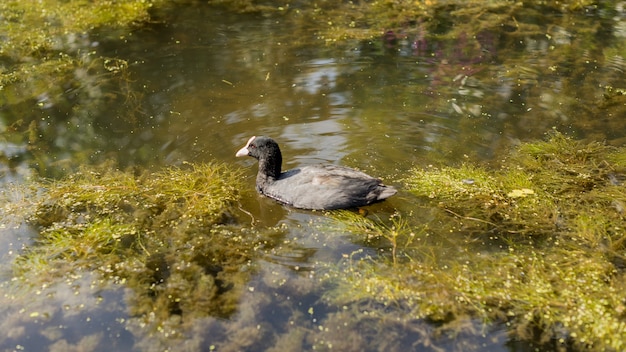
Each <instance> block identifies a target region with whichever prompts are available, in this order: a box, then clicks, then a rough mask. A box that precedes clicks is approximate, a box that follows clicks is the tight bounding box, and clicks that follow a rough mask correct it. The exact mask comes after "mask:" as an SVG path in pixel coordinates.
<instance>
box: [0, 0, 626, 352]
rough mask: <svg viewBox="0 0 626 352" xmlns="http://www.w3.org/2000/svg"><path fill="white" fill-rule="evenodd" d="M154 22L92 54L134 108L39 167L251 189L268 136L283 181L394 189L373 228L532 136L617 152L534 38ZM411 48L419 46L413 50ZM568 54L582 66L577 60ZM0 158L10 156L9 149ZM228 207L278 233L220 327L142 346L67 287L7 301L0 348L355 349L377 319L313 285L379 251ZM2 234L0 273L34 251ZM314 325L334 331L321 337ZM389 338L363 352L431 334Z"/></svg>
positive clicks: (314, 227) (109, 297)
mask: <svg viewBox="0 0 626 352" xmlns="http://www.w3.org/2000/svg"><path fill="white" fill-rule="evenodd" d="M167 16H168V17H167V21H166V22H165V23H163V24H155V25H153V26H150V27H149V28H148V29H143V30H139V31H136V32H133V33H129V34H128V35H126V36H125V39H124V40H123V41H121V42H120V41H106V40H104V41H102V42H101V43H99V46H98V50H99V51H100V52H102V53H103V54H104V55H108V56H117V57H120V58H123V59H124V60H126V61H127V62H128V63H129V65H130V72H131V74H130V77H129V83H128V84H129V85H130V87H131V91H133V92H135V93H134V94H133V95H132V96H130V95H129V96H124V94H123V93H119V92H114V93H111V94H118V95H117V97H116V98H115V99H113V100H112V102H113V104H110V106H108V108H107V109H106V110H105V111H104V112H102V113H100V112H98V111H94V113H93V116H92V117H90V119H89V120H87V122H85V120H80V119H78V120H76V119H72V118H69V119H67V120H66V123H67V130H68V131H69V132H64V133H60V132H59V135H63V136H70V135H71V137H68V138H67V139H66V140H63V139H62V138H58V139H57V140H56V141H55V142H52V143H51V144H55V143H56V145H57V146H58V148H56V149H55V148H54V147H51V150H52V153H56V154H53V155H54V157H53V159H55V160H56V162H57V163H58V164H55V165H52V166H50V167H51V168H54V167H59V166H58V165H59V164H60V165H61V166H60V167H61V168H63V163H62V162H61V161H63V160H64V159H70V160H72V159H73V158H76V159H80V160H85V161H86V162H93V163H97V162H99V161H102V160H105V159H110V158H112V159H114V160H116V162H117V163H119V164H120V165H122V166H128V165H141V166H143V167H147V168H150V169H155V170H158V169H160V168H162V167H164V166H168V165H181V164H182V163H183V162H205V161H212V160H217V161H221V162H226V163H230V164H234V165H237V166H239V167H241V168H244V169H245V172H244V175H245V177H246V186H247V187H248V188H249V189H250V190H252V189H253V188H254V177H255V174H256V163H255V161H254V160H252V159H250V158H247V159H236V158H235V156H234V154H235V152H236V151H237V150H238V149H239V148H240V147H241V146H243V145H244V144H245V142H246V141H247V140H248V138H249V137H250V136H253V135H268V136H271V137H273V138H275V139H276V140H277V141H278V142H279V144H280V145H281V148H282V151H283V159H284V169H288V168H291V167H296V166H299V165H306V164H313V163H319V162H325V163H333V164H339V165H347V166H351V167H357V168H359V169H361V170H364V171H366V172H368V173H370V174H372V175H376V176H379V177H382V178H383V179H385V181H386V183H389V184H393V185H396V186H398V187H399V188H400V192H399V194H398V195H397V196H395V197H393V198H391V199H390V200H388V201H387V202H385V203H382V204H377V205H374V206H372V207H370V208H369V210H370V212H372V213H374V214H380V215H381V216H382V217H384V216H385V215H389V214H392V213H393V212H394V211H400V212H409V211H411V210H412V207H413V205H414V202H415V200H414V199H412V198H411V196H410V195H408V194H407V193H406V192H403V191H402V189H401V188H402V183H401V182H400V179H401V178H402V177H403V175H405V173H406V172H407V171H408V170H409V169H410V168H411V167H415V166H417V167H425V166H427V165H430V164H452V165H456V164H460V163H462V162H465V161H472V162H481V161H492V160H496V159H497V158H498V157H499V156H501V155H502V154H501V153H502V152H503V151H504V150H506V149H508V148H510V147H511V146H513V145H515V144H516V143H518V142H519V141H524V140H532V139H537V138H543V136H544V135H545V133H546V132H548V131H550V130H551V129H552V128H553V127H556V128H557V129H559V130H561V131H563V132H566V133H571V134H575V135H578V136H582V137H586V136H589V137H594V138H597V137H600V139H606V140H608V141H609V142H613V143H616V144H617V143H619V142H620V141H622V140H623V138H624V132H623V131H625V130H624V129H620V128H619V127H620V126H621V125H620V124H619V123H620V122H615V121H613V120H610V121H606V122H605V124H604V125H603V124H601V123H598V121H596V120H594V119H592V116H591V115H584V116H582V117H580V116H577V115H576V114H577V112H578V111H579V109H580V107H581V106H589V105H591V101H593V99H598V97H599V96H601V94H602V89H599V90H597V91H596V94H595V96H586V94H585V92H583V91H582V90H581V92H580V93H579V94H578V95H574V96H572V95H567V94H566V93H571V91H572V88H571V87H568V85H576V84H577V83H576V80H575V79H572V78H570V77H567V78H566V75H567V74H568V73H569V72H567V71H566V69H565V68H563V66H565V65H566V64H567V62H566V61H565V60H563V61H560V62H559V61H558V60H557V59H556V58H550V57H549V56H550V53H551V49H550V46H551V45H572V46H573V49H572V50H574V51H576V50H582V49H580V48H576V47H575V45H574V44H572V43H571V41H570V40H569V39H568V38H569V36H568V35H562V36H561V37H559V38H561V39H559V41H556V40H555V41H550V40H548V39H546V37H545V36H544V37H541V36H535V37H531V36H526V37H520V38H513V36H511V37H509V38H505V37H506V33H504V34H503V33H495V32H484V33H480V34H479V36H478V38H479V40H478V42H477V41H474V40H473V39H472V38H471V37H469V36H468V38H457V39H455V40H439V41H435V40H433V41H431V42H428V43H426V42H417V40H416V41H414V42H411V40H412V38H413V37H412V36H413V34H414V33H413V32H410V33H409V34H410V36H409V37H410V38H409V39H407V40H400V42H398V43H396V44H394V45H390V46H389V47H387V46H386V45H384V44H383V43H382V42H380V41H379V39H373V40H372V41H371V42H366V41H365V42H359V41H348V42H346V43H344V44H341V45H336V46H326V45H325V44H324V42H323V41H321V40H317V39H316V38H315V35H313V33H314V31H313V30H311V31H310V32H307V31H305V32H304V33H292V31H291V28H292V27H291V26H292V24H291V23H289V21H288V20H287V19H286V18H284V17H273V16H256V15H230V14H228V13H225V12H222V11H219V10H216V9H215V8H211V7H203V6H190V7H184V8H180V9H177V10H175V11H173V12H172V13H170V14H168V15H167ZM563 32H565V34H567V30H565V29H560V32H559V33H561V34H563ZM515 41H517V44H516V46H513V47H512V43H513V42H515ZM477 43H479V44H480V45H481V47H477V45H478V44H477ZM421 44H424V45H425V46H426V48H427V49H425V50H422V49H420V48H422V47H421V46H420V45H421ZM617 48H619V47H617ZM580 54H581V55H588V56H589V59H590V62H592V63H593V62H595V61H594V60H595V59H594V57H593V55H594V54H593V53H586V52H582V51H581V52H580ZM505 55H506V60H505V58H504V56H505ZM595 65H596V66H595V68H594V67H588V71H587V72H586V75H587V77H590V76H593V77H594V79H596V80H597V81H599V82H600V84H605V85H608V84H615V85H617V84H618V83H623V78H615V75H614V72H613V71H611V66H610V65H604V64H602V63H600V62H596V64H595ZM613 65H615V63H613ZM547 66H554V67H555V68H554V71H555V74H554V75H553V76H544V75H541V74H540V72H544V69H545V67H547ZM580 79H585V78H580ZM590 79H591V78H590ZM102 89H106V87H103V88H102ZM44 98H45V97H42V98H41V99H44ZM585 99H588V100H587V101H585ZM589 99H591V100H589ZM44 100H45V99H44ZM133 109H136V110H133ZM44 110H45V111H46V112H45V115H46V116H47V117H46V119H49V120H54V121H57V123H58V121H60V120H62V118H66V117H67V115H64V114H65V112H64V111H61V109H59V110H55V108H54V106H45V108H44ZM35 113H37V112H35ZM609 113H610V111H609ZM85 124H86V125H88V128H87V130H84V128H85V127H84V126H85ZM72 131H74V132H78V133H82V132H81V131H87V132H88V134H87V135H88V136H90V137H91V138H90V140H87V138H85V139H80V138H77V137H75V136H74V135H72V133H73V132H72ZM70 146H71V147H70ZM3 148H12V149H11V150H16V152H19V153H25V150H22V149H21V147H20V146H15V145H13V144H10V143H5V144H4V145H3ZM51 174H54V172H51ZM15 180H19V177H16V178H15ZM5 181H6V180H5ZM242 208H243V209H244V210H245V211H246V212H248V213H249V214H250V218H249V219H250V222H251V223H253V224H254V226H256V227H259V228H261V227H272V226H276V227H278V228H283V229H286V230H285V232H284V234H282V235H280V236H282V237H280V240H279V241H278V243H279V244H278V245H276V246H275V247H274V248H272V249H271V250H269V251H268V252H267V253H264V254H263V255H262V256H261V259H259V267H260V271H259V273H258V274H255V275H254V276H253V278H252V279H251V280H250V281H249V282H246V283H243V285H244V289H243V292H242V294H241V298H240V305H239V307H238V309H237V311H236V313H235V314H234V315H233V316H230V317H226V318H225V317H205V318H202V319H197V320H194V321H184V323H182V324H180V325H179V323H180V322H178V321H175V319H174V318H171V319H170V320H166V321H165V322H164V323H163V325H162V326H160V327H159V329H158V330H157V331H147V332H146V331H145V326H144V325H142V324H143V323H142V319H137V317H134V316H132V314H129V312H128V306H127V305H128V304H129V303H128V296H129V294H130V293H129V292H128V289H127V288H125V286H124V284H123V283H114V284H108V283H104V288H103V283H102V282H101V279H100V278H98V277H96V276H95V275H94V274H93V273H90V272H78V273H75V274H74V275H75V277H74V280H72V281H71V282H70V281H68V282H57V283H52V284H50V286H47V287H44V288H42V289H41V290H38V291H37V292H34V293H33V292H12V293H11V295H15V296H19V295H29V296H31V297H32V300H31V301H30V302H28V303H24V306H22V307H10V306H9V307H5V308H3V309H2V313H3V316H5V319H4V322H3V324H2V327H3V331H6V334H7V336H6V337H5V338H0V346H2V349H3V350H12V349H25V350H39V349H44V348H49V349H50V350H65V349H68V348H77V349H79V348H84V349H86V350H110V347H111V346H114V347H115V349H117V350H131V349H135V350H165V349H168V348H169V349H171V350H209V349H211V348H214V347H218V349H221V350H250V351H252V350H265V349H268V350H271V349H272V348H274V350H279V349H280V350H299V349H302V348H303V349H308V348H312V346H317V348H321V349H327V350H330V349H335V350H349V349H351V348H357V349H359V348H362V347H363V346H367V345H368V343H367V342H366V341H367V334H368V333H371V334H372V335H374V334H373V332H371V331H369V330H368V329H372V330H375V329H376V317H375V316H373V317H372V322H371V325H369V326H349V324H350V321H351V320H350V314H359V313H363V312H367V311H368V310H370V308H371V310H372V311H375V309H374V308H377V307H368V306H367V304H368V302H363V306H361V307H359V306H355V307H354V306H351V307H332V306H331V307H329V306H327V305H326V304H325V303H324V302H325V299H323V297H322V295H323V293H324V292H325V291H324V288H323V287H318V285H319V283H320V280H318V275H322V272H323V271H322V270H321V269H322V268H324V266H325V265H326V264H329V263H330V264H332V263H336V262H338V261H340V260H342V258H344V257H345V256H346V255H348V254H355V255H363V256H365V255H366V254H370V255H376V253H377V251H378V250H379V249H377V248H372V247H368V246H366V245H364V244H362V243H361V242H360V241H359V240H355V239H354V237H353V236H351V235H349V234H345V233H341V232H333V231H330V230H328V219H327V216H325V215H324V214H321V213H315V212H308V211H298V210H293V209H287V208H285V207H282V206H280V205H279V204H276V203H275V202H273V201H271V200H268V199H265V198H262V197H260V196H258V195H256V194H254V193H253V192H250V193H249V196H247V197H246V198H245V199H244V201H243V202H242ZM242 218H244V219H245V215H242ZM13 225H14V226H15V227H16V230H15V231H12V232H11V233H12V235H11V236H13V237H5V238H3V240H2V241H3V243H5V246H3V248H9V249H8V250H7V253H4V252H3V253H2V259H3V260H4V261H5V263H4V266H7V263H6V262H7V261H8V260H10V258H12V257H13V256H14V253H15V252H19V251H20V250H21V245H22V244H23V245H28V244H29V243H30V242H31V238H34V237H35V234H34V233H32V229H29V228H28V227H26V226H24V225H23V224H13ZM29 231H30V232H29ZM277 236H278V235H277ZM242 270H243V269H242ZM3 277H4V276H3ZM10 297H12V296H10V295H9V296H5V297H4V298H3V300H5V301H6V302H4V303H5V304H13V303H12V302H14V301H13V300H12V299H11V298H10ZM51 307H53V308H51ZM328 316H333V317H334V318H335V320H334V321H335V322H344V323H345V324H346V326H349V327H348V328H345V329H343V330H342V327H341V326H340V325H337V326H327V325H324V322H327V320H325V319H327V317H328ZM466 324H467V330H465V331H467V333H460V334H459V335H458V336H456V337H452V338H446V337H441V338H440V340H439V341H438V342H437V345H438V346H440V347H442V348H444V349H450V350H453V349H457V350H461V349H463V346H464V345H465V344H466V343H467V344H471V345H478V346H483V347H484V348H485V349H488V350H490V351H511V350H523V349H525V348H527V347H528V346H527V345H522V346H520V344H517V343H515V342H513V341H508V339H507V337H506V334H505V330H504V328H502V327H499V326H495V327H493V328H492V330H491V331H486V332H485V333H484V334H483V335H482V337H480V336H481V334H475V333H471V331H472V330H473V329H478V328H479V326H480V324H478V322H473V321H471V320H470V321H468V322H466ZM180 326H183V327H184V328H180ZM179 329H180V330H182V331H183V332H182V333H181V332H180V330H179ZM312 332H317V333H316V334H313V333H312ZM397 332H398V335H397V336H390V340H393V341H390V342H389V343H388V344H386V345H385V344H381V343H380V342H379V341H377V343H376V346H386V347H387V348H388V349H387V350H402V349H404V348H407V346H412V347H413V348H415V349H416V350H424V351H426V350H431V348H430V347H428V345H429V344H428V341H429V339H430V338H432V336H431V335H432V334H434V327H433V326H431V325H429V324H428V323H426V322H424V321H413V322H411V324H409V325H408V326H406V325H402V324H400V323H398V326H397ZM361 333H362V335H361ZM307 336H308V337H307ZM477 336H479V337H477ZM352 339H353V340H352ZM359 339H362V340H359ZM464 339H465V340H464ZM364 341H365V342H364Z"/></svg>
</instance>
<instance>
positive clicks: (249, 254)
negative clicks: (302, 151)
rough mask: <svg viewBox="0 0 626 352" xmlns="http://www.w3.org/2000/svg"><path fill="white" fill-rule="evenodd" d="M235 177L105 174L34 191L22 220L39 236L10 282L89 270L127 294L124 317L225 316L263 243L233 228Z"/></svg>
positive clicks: (214, 168) (85, 173)
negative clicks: (37, 194)
mask: <svg viewBox="0 0 626 352" xmlns="http://www.w3.org/2000/svg"><path fill="white" fill-rule="evenodd" d="M239 175H240V174H239V172H237V171H234V170H232V169H230V168H228V167H226V166H225V165H221V164H203V165H195V166H188V167H185V168H183V169H180V168H171V169H168V170H166V171H162V172H159V173H155V174H145V175H140V176H136V175H133V174H132V173H129V172H122V171H119V170H116V169H113V168H110V167H109V166H105V167H103V168H101V169H93V168H84V169H83V170H81V171H80V172H78V173H76V174H73V175H70V176H68V177H66V178H64V179H61V180H59V181H53V182H50V183H47V184H42V185H41V187H42V190H41V191H40V193H41V194H42V195H43V196H42V197H40V198H39V199H38V200H37V201H35V202H34V203H33V204H32V205H31V207H32V209H33V210H32V211H31V213H32V215H31V218H30V222H31V223H32V225H33V226H36V227H38V228H39V231H40V234H39V236H38V237H37V238H36V240H35V243H33V244H32V245H30V246H29V247H28V248H27V249H26V250H25V251H24V252H23V254H21V255H20V256H18V257H17V259H16V261H15V264H14V269H13V272H14V275H15V277H16V279H17V280H18V282H21V283H26V284H29V285H32V286H34V287H50V286H53V285H54V284H55V283H57V282H60V281H63V280H69V281H71V280H72V277H73V276H74V275H76V274H77V273H80V272H85V271H89V272H95V273H97V274H98V275H99V276H100V277H102V278H103V280H104V281H103V284H117V285H124V286H126V287H128V288H130V289H131V290H132V291H133V295H132V296H131V297H130V299H129V302H128V305H129V310H130V313H131V316H134V317H137V318H140V319H143V320H145V322H144V324H148V326H153V327H159V326H161V324H163V323H164V322H165V321H167V320H169V319H171V317H172V316H181V317H182V316H184V317H185V318H187V321H189V322H191V321H193V319H192V318H195V317H203V316H228V315H229V314H231V313H232V312H233V311H234V310H235V307H236V304H237V301H238V299H239V295H240V292H241V289H242V284H243V283H244V282H245V281H246V280H247V279H248V276H249V275H250V273H251V272H253V271H252V270H248V269H243V268H248V267H250V266H251V259H252V258H253V257H254V256H255V254H254V253H255V249H256V248H258V247H259V246H262V245H264V243H265V242H264V241H263V240H262V239H261V237H259V235H258V234H257V233H255V232H253V231H250V230H247V229H245V228H242V227H241V226H237V225H236V221H235V218H234V215H233V214H234V211H235V210H236V207H237V204H238V200H239V197H240V194H239V192H238V189H239V188H240V187H239V183H240V177H239ZM249 269H250V268H249Z"/></svg>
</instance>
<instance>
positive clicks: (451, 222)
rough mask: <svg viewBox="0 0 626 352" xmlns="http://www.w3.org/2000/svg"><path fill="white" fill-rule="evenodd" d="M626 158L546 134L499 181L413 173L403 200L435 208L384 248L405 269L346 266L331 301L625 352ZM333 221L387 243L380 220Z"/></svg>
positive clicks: (477, 171) (358, 260) (373, 262)
mask: <svg viewBox="0 0 626 352" xmlns="http://www.w3.org/2000/svg"><path fill="white" fill-rule="evenodd" d="M624 152H625V150H624V149H620V148H613V147H608V146H606V145H603V144H600V143H589V144H584V143H582V142H577V141H574V140H572V139H569V138H566V137H564V136H563V135H561V134H553V135H552V136H551V138H550V139H549V140H547V141H545V142H537V143H527V144H523V145H521V146H520V147H518V148H517V149H516V150H515V151H513V152H512V153H510V155H509V156H508V157H507V158H506V159H505V160H504V161H503V165H502V168H501V169H500V170H496V171H490V170H488V169H482V168H477V167H469V166H463V167H460V168H449V167H446V168H441V169H434V168H429V169H427V170H420V169H414V170H413V172H412V174H411V176H410V177H409V178H407V180H406V183H407V186H408V187H409V190H410V192H411V193H413V194H415V195H416V196H418V197H420V199H426V200H429V201H430V202H435V204H436V205H437V208H438V209H439V212H438V214H435V215H433V214H429V216H428V217H426V216H415V215H413V216H404V217H405V218H406V219H407V220H405V221H410V222H411V224H416V223H418V221H419V223H421V225H411V227H412V231H411V230H405V231H403V232H402V234H401V237H400V238H393V241H395V242H398V243H401V242H402V241H404V242H405V243H407V244H409V245H408V246H402V247H398V249H399V250H400V253H401V255H402V257H403V258H406V260H403V261H402V262H401V263H399V264H398V263H397V262H396V261H393V260H392V261H389V262H388V263H389V265H385V263H386V262H387V260H385V259H383V258H384V257H383V258H374V257H369V258H368V259H367V260H363V256H348V257H346V259H345V262H344V263H343V264H342V265H341V267H340V270H341V272H344V273H347V274H348V275H347V276H345V275H339V274H338V275H337V276H336V279H337V281H338V282H339V283H340V285H339V287H340V288H339V289H337V290H334V291H332V293H329V295H328V298H329V299H330V300H331V301H333V302H335V303H339V304H347V303H348V302H354V301H355V300H356V301H370V302H371V301H373V302H380V303H382V304H383V306H393V307H396V309H395V310H394V312H395V313H392V314H398V313H400V314H402V316H405V318H406V319H407V322H408V321H410V320H411V319H428V320H431V321H436V322H440V323H441V324H443V325H441V326H442V328H449V327H450V326H454V325H455V322H457V321H462V320H463V319H466V318H467V317H468V316H469V317H474V318H478V319H481V320H482V321H483V322H484V323H485V324H494V323H501V324H505V325H506V327H507V330H508V333H509V335H510V336H511V337H513V338H516V339H527V340H533V341H539V342H540V343H542V344H548V343H550V344H554V345H560V346H569V347H573V348H576V349H585V348H593V349H597V350H615V351H618V350H623V349H624V347H626V318H625V315H624V314H625V312H626V301H625V297H624V295H623V292H626V275H625V274H626V273H625V272H624V263H625V262H626V243H625V241H626V232H625V231H624V229H625V228H626V220H625V219H624V216H623V211H624V210H623V204H624V202H626V193H624V191H623V180H624V175H626V162H625V159H624V157H623V155H624ZM340 221H341V222H342V223H344V224H346V225H345V226H348V228H350V229H353V230H357V231H360V232H362V233H367V234H369V236H381V237H384V238H388V239H389V240H390V241H391V240H392V237H393V236H390V227H389V225H388V224H385V223H384V222H381V221H380V220H369V219H357V218H356V217H343V218H340ZM393 221H396V222H397V221H398V220H397V218H396V219H395V220H393ZM364 224H366V226H364ZM417 229H419V231H417ZM414 233H419V236H418V238H420V239H426V237H429V238H430V239H431V240H430V241H425V240H424V241H422V240H419V241H416V240H414V239H413V238H412V237H408V236H409V235H411V236H414ZM444 239H448V241H449V242H447V243H444V242H443V241H444ZM442 243H443V244H444V245H442ZM453 243H457V244H456V245H454V244H453ZM458 243H461V244H458ZM381 314H382V313H381ZM383 315H384V314H383Z"/></svg>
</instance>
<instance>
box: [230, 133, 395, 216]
mask: <svg viewBox="0 0 626 352" xmlns="http://www.w3.org/2000/svg"><path fill="white" fill-rule="evenodd" d="M235 156H236V157H243V156H251V157H253V158H255V159H257V160H258V162H259V171H258V173H257V176H256V190H257V192H259V193H260V194H262V195H264V196H266V197H268V198H271V199H274V200H276V201H278V202H279V203H282V204H284V205H287V206H290V207H293V208H299V209H311V210H334V209H354V208H358V207H361V206H365V205H369V204H372V203H376V202H380V201H382V200H385V199H387V198H389V197H391V196H393V195H394V194H396V193H397V190H396V189H395V188H394V187H391V186H386V185H384V184H383V183H382V181H381V180H379V179H377V178H374V177H372V176H370V175H368V174H366V173H363V172H361V171H357V170H355V169H351V168H348V167H343V166H338V165H330V164H318V165H308V166H303V167H300V168H296V169H292V170H288V171H285V172H281V167H282V165H281V164H282V154H281V152H280V148H279V146H278V143H276V141H274V140H273V139H272V138H270V137H266V136H253V137H251V138H250V139H249V140H248V142H247V143H246V145H245V146H244V147H243V148H241V149H239V151H237V153H236V154H235Z"/></svg>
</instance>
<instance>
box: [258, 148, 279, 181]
mask: <svg viewBox="0 0 626 352" xmlns="http://www.w3.org/2000/svg"><path fill="white" fill-rule="evenodd" d="M270 160H271V161H270ZM281 164H282V157H281V155H280V153H279V154H278V155H274V156H273V157H272V158H261V159H259V173H258V175H257V181H258V180H259V179H261V180H269V181H274V180H276V179H278V178H279V177H280V165H281Z"/></svg>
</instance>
